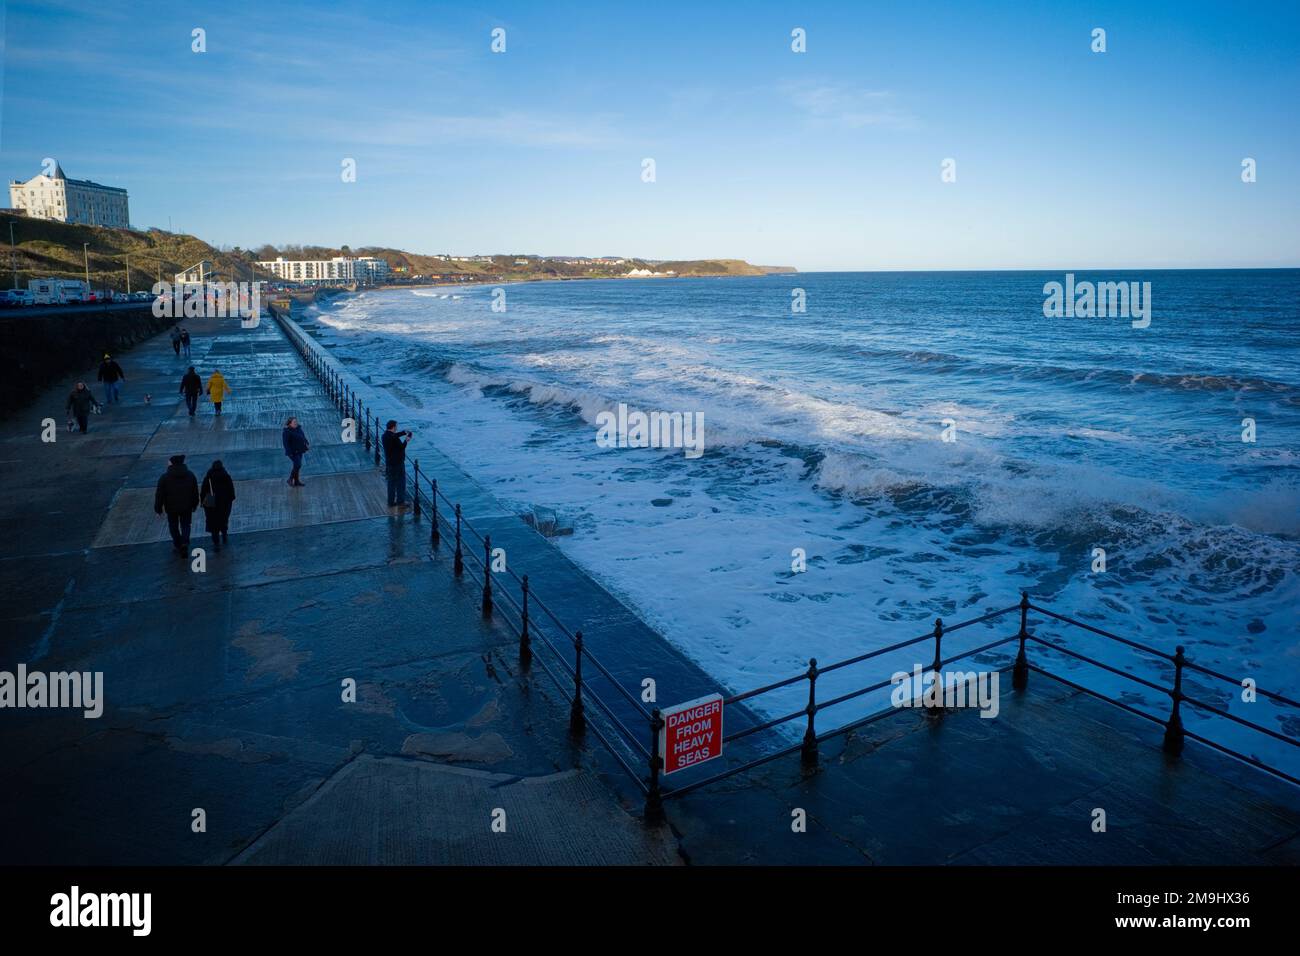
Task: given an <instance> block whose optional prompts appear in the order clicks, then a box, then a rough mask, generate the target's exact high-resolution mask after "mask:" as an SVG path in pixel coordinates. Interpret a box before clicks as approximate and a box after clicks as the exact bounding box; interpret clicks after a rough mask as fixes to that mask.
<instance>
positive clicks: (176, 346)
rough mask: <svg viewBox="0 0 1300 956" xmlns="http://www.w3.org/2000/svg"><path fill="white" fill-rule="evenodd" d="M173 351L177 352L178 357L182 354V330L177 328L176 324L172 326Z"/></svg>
mask: <svg viewBox="0 0 1300 956" xmlns="http://www.w3.org/2000/svg"><path fill="white" fill-rule="evenodd" d="M172 351H173V352H175V353H176V357H177V358H180V354H181V330H180V329H178V328H176V326H174V325H173V326H172Z"/></svg>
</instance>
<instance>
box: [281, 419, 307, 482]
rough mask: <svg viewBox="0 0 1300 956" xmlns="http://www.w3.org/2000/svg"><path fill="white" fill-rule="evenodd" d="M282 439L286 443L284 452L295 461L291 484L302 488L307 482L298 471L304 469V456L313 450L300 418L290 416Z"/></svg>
mask: <svg viewBox="0 0 1300 956" xmlns="http://www.w3.org/2000/svg"><path fill="white" fill-rule="evenodd" d="M280 440H281V441H282V442H283V443H284V453H285V454H286V455H287V456H288V457H289V460H290V461H291V462H293V471H291V472H289V484H290V485H292V486H293V487H295V488H302V487H303V486H304V485H306V484H307V483H306V482H305V481H301V480H299V478H298V473H299V472H300V471H302V456H303V455H305V454H307V452H309V451H311V442H309V441H307V435H306V433H305V432H304V431H303V430H302V425H301V424H300V423H299V422H298V419H296V418H290V419H289V420H288V421H287V422H285V423H284V431H283V432H282V433H281V435H280Z"/></svg>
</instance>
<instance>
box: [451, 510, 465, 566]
mask: <svg viewBox="0 0 1300 956" xmlns="http://www.w3.org/2000/svg"><path fill="white" fill-rule="evenodd" d="M453 567H454V568H455V571H456V577H460V576H461V575H462V574H464V573H465V556H464V555H463V554H461V551H460V505H457V506H456V561H455V564H454V565H453Z"/></svg>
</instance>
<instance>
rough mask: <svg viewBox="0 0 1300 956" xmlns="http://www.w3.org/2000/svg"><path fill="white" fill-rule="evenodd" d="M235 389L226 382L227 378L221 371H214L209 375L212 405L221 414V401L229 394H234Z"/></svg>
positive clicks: (209, 394)
mask: <svg viewBox="0 0 1300 956" xmlns="http://www.w3.org/2000/svg"><path fill="white" fill-rule="evenodd" d="M234 391H235V390H234V389H233V388H231V387H230V386H229V385H227V384H226V378H225V376H224V375H222V374H221V372H219V371H214V372H213V373H212V374H211V375H209V376H208V398H210V399H212V407H213V408H215V409H216V410H217V414H218V415H220V414H221V403H222V401H224V400H225V397H226V395H227V394H232V393H233V392H234Z"/></svg>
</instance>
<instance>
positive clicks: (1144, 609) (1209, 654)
mask: <svg viewBox="0 0 1300 956" xmlns="http://www.w3.org/2000/svg"><path fill="white" fill-rule="evenodd" d="M1054 282H1055V283H1061V284H1062V286H1065V285H1066V283H1067V276H1066V274H1064V273H1045V272H932V273H927V272H894V273H889V272H855V273H801V274H786V275H770V276H762V277H729V278H678V279H612V280H578V281H572V280H571V281H554V282H535V283H518V284H508V285H502V286H499V287H496V286H474V287H431V288H412V289H401V290H385V291H376V292H363V293H361V294H357V295H353V296H349V297H344V298H341V299H336V300H333V301H332V302H329V303H326V304H323V305H322V306H320V307H319V315H318V316H317V318H318V320H319V324H320V326H321V327H322V329H323V330H324V332H325V335H324V340H325V341H326V343H327V344H329V345H330V346H331V347H332V348H333V349H335V350H336V352H337V353H339V354H340V355H342V356H344V357H345V358H346V359H347V360H348V361H350V362H352V363H354V367H355V368H356V369H357V370H358V371H361V372H364V373H365V374H367V375H368V376H369V377H370V380H371V382H372V384H373V385H374V386H375V387H376V388H377V389H379V390H380V391H381V392H383V393H386V394H387V395H388V396H389V398H390V399H391V402H392V407H393V408H394V409H396V410H399V411H400V414H396V413H395V414H394V416H393V417H398V418H400V419H402V420H403V424H404V425H407V426H409V427H412V428H413V429H414V430H415V431H416V432H417V433H418V435H420V436H421V437H422V438H423V439H426V440H429V441H431V442H432V443H433V444H435V445H436V446H437V447H438V448H439V450H441V451H442V452H444V453H445V454H447V455H449V456H450V457H451V458H452V459H454V460H455V461H456V462H457V463H458V464H459V465H460V466H461V467H462V468H463V469H464V471H466V472H467V473H468V474H470V475H472V476H473V477H474V478H476V479H477V480H478V481H479V482H480V483H482V484H483V485H484V486H485V487H486V488H488V489H489V490H490V491H492V492H493V493H494V494H495V495H496V496H497V497H498V498H499V499H501V500H502V501H503V502H504V503H506V504H508V505H510V506H512V507H514V508H516V509H518V510H519V511H520V512H521V513H522V512H526V511H528V510H530V509H531V508H534V507H544V508H549V509H554V510H555V511H557V512H558V513H559V514H560V516H561V520H562V521H563V522H565V523H568V524H571V525H572V527H573V534H572V535H571V536H565V537H559V538H556V539H555V543H556V544H557V546H558V547H560V548H562V549H563V550H564V551H565V552H566V553H567V554H568V555H569V556H570V557H571V558H572V559H573V560H574V561H575V562H577V563H578V564H579V565H580V566H581V567H582V568H584V569H585V570H586V571H587V572H588V573H589V574H590V575H592V576H593V577H594V578H596V579H597V580H599V581H600V582H601V583H602V584H604V586H605V587H607V588H608V589H609V590H610V591H611V592H613V593H615V594H616V595H618V596H619V597H620V598H622V599H623V600H624V601H625V602H626V603H627V604H628V605H629V606H631V607H632V608H633V609H634V610H635V611H636V612H637V613H638V614H639V615H640V616H642V617H643V619H645V620H646V621H647V622H648V623H650V624H651V625H652V626H653V627H655V628H656V629H657V630H658V631H659V632H661V633H662V634H663V635H664V637H665V638H666V639H667V640H668V641H669V642H671V643H672V644H673V645H674V646H675V647H677V648H678V649H679V650H680V651H681V652H682V653H684V654H685V655H687V656H688V657H690V658H691V659H693V660H694V661H695V662H697V663H698V664H699V665H700V666H701V667H702V668H703V669H704V670H705V671H707V672H708V673H709V674H710V675H712V676H713V677H714V678H715V679H716V680H717V681H718V685H719V688H720V689H724V690H729V691H732V692H741V691H744V690H747V689H750V688H753V687H757V686H759V685H763V684H766V683H768V682H771V681H775V680H778V679H781V678H784V677H788V676H791V675H793V674H797V673H799V672H801V671H803V670H805V669H806V668H807V666H808V661H809V659H810V658H816V659H817V660H818V661H819V662H820V664H821V666H825V665H827V664H830V663H833V662H835V661H839V660H843V659H846V658H850V657H854V656H856V655H860V654H863V653H866V652H868V651H871V650H873V649H876V648H880V647H884V646H887V645H891V644H894V643H897V642H899V641H902V640H906V639H908V638H911V637H916V636H919V635H922V634H926V633H928V632H930V631H931V630H932V629H933V626H934V622H935V619H936V618H940V619H943V621H944V622H945V625H946V626H949V627H951V626H952V625H954V624H958V623H960V622H962V621H965V620H969V619H972V618H976V617H979V616H981V615H983V614H985V613H988V612H990V611H993V610H997V609H1001V608H1005V607H1009V606H1011V605H1015V604H1016V603H1017V602H1018V601H1019V599H1020V594H1021V592H1022V591H1026V592H1028V593H1029V595H1030V598H1031V600H1032V601H1033V602H1034V603H1035V604H1038V605H1041V606H1043V607H1046V608H1050V609H1051V610H1053V611H1055V612H1057V613H1059V614H1062V615H1066V616H1068V617H1071V618H1075V619H1077V620H1080V621H1083V622H1086V623H1088V624H1090V625H1092V626H1093V627H1097V628H1101V629H1104V630H1107V631H1111V632H1114V633H1117V634H1119V635H1121V636H1123V637H1125V638H1127V639H1129V640H1131V641H1135V642H1139V643H1142V644H1145V645H1149V646H1152V647H1154V648H1157V649H1159V650H1160V651H1163V652H1165V653H1169V654H1172V653H1173V652H1174V649H1175V648H1176V647H1178V646H1182V647H1184V648H1185V653H1186V655H1187V658H1188V659H1189V660H1192V661H1194V662H1196V663H1198V664H1200V665H1202V666H1205V667H1208V668H1211V669H1213V670H1215V671H1218V672H1219V673H1221V674H1223V675H1224V676H1226V677H1230V678H1232V679H1233V680H1232V681H1231V682H1230V681H1224V680H1220V679H1217V678H1214V677H1212V676H1210V675H1205V674H1202V673H1199V672H1190V671H1189V672H1188V673H1187V674H1185V678H1184V688H1183V689H1184V692H1185V693H1187V694H1188V695H1190V696H1193V697H1195V698H1196V699H1198V700H1203V701H1204V702H1205V703H1209V704H1212V705H1213V706H1216V707H1219V708H1221V709H1224V710H1227V711H1228V712H1230V713H1232V714H1235V715H1237V716H1240V717H1242V718H1244V719H1246V720H1251V721H1254V722H1256V723H1260V724H1262V725H1264V726H1267V727H1270V728H1272V729H1274V730H1277V731H1278V732H1281V733H1288V734H1292V735H1296V734H1300V709H1297V708H1292V707H1287V706H1284V705H1277V704H1275V703H1274V702H1272V701H1271V700H1269V699H1268V698H1266V697H1257V698H1256V699H1254V700H1252V699H1251V697H1252V694H1251V693H1250V686H1251V685H1250V684H1249V682H1248V681H1247V679H1250V680H1253V681H1254V682H1255V684H1256V685H1257V686H1258V687H1260V688H1264V689H1266V690H1271V691H1274V692H1277V693H1281V694H1285V695H1286V696H1288V697H1290V698H1292V699H1297V698H1300V627H1298V625H1297V621H1298V609H1300V270H1259V271H1251V270H1232V271H1211V270H1205V271H1185V270H1179V271H1142V272H1125V271H1113V272H1098V273H1088V272H1077V273H1073V274H1071V278H1070V279H1069V282H1070V283H1072V284H1073V286H1074V287H1078V285H1079V284H1080V283H1087V282H1093V283H1102V282H1124V283H1138V284H1139V285H1138V287H1137V288H1138V289H1142V288H1145V289H1146V290H1148V294H1149V301H1147V302H1144V308H1145V307H1146V306H1148V305H1149V309H1150V311H1149V314H1148V315H1147V316H1146V317H1145V318H1144V319H1142V320H1139V319H1137V318H1132V317H1130V316H1125V315H1120V316H1106V317H1099V316H1087V315H1077V314H1076V315H1073V316H1068V317H1067V316H1064V315H1060V316H1051V317H1049V316H1047V315H1045V311H1050V310H1045V308H1044V303H1045V301H1046V300H1047V299H1048V297H1049V296H1048V292H1047V291H1045V289H1050V285H1049V284H1050V283H1054ZM1143 283H1149V286H1143V285H1142V284H1143ZM620 404H622V405H625V406H626V408H627V410H630V411H637V410H639V411H642V412H646V413H649V412H655V411H658V412H665V413H673V412H680V413H683V414H686V415H690V416H699V418H698V419H697V418H694V417H693V418H692V421H696V420H698V421H701V422H702V444H701V450H702V452H703V453H702V454H698V455H688V454H687V453H686V452H687V450H686V449H683V448H679V447H677V448H674V447H618V446H617V443H615V444H614V447H610V446H611V443H610V442H608V441H599V440H598V439H599V438H600V425H601V423H602V422H606V421H607V418H606V417H605V416H603V415H602V413H608V412H614V413H617V410H618V408H619V406H620ZM1030 624H1031V630H1032V631H1033V632H1034V633H1035V634H1038V635H1039V636H1041V637H1042V638H1044V639H1045V640H1048V641H1051V642H1055V643H1058V644H1060V645H1063V646H1064V647H1065V648H1067V649H1069V650H1072V651H1074V652H1075V653H1078V654H1082V655H1084V656H1087V657H1091V658H1093V659H1094V660H1100V661H1102V662H1103V663H1105V664H1108V665H1109V666H1111V667H1113V668H1115V669H1116V670H1118V671H1120V672H1122V673H1123V674H1132V675H1134V676H1137V677H1141V678H1143V679H1145V680H1149V681H1152V682H1154V683H1156V684H1159V685H1160V686H1165V687H1167V686H1169V684H1170V683H1171V681H1172V667H1171V666H1170V665H1169V663H1168V662H1167V661H1164V660H1162V659H1160V658H1153V657H1150V656H1148V655H1145V654H1143V653H1141V652H1139V651H1137V650H1135V649H1134V648H1132V647H1130V646H1129V645H1125V644H1122V643H1119V642H1115V641H1111V640H1107V639H1105V638H1102V637H1100V636H1097V635H1095V634H1093V633H1091V632H1088V631H1085V630H1082V629H1078V628H1071V627H1066V626H1063V625H1061V624H1059V622H1055V621H1052V620H1050V619H1047V618H1045V617H1043V616H1042V615H1038V614H1033V615H1031V620H1030ZM1018 628H1019V620H1018V614H1012V615H1008V616H1006V617H1005V618H1001V619H999V620H997V621H995V622H990V623H986V624H981V625H976V626H971V627H968V628H965V629H960V630H958V631H957V632H955V633H953V634H951V635H950V636H948V637H946V638H945V640H944V643H943V655H944V657H945V658H946V657H948V656H950V655H954V654H959V653H962V652H963V651H965V650H969V649H972V648H977V647H980V646H982V645H983V644H986V643H989V642H991V641H994V640H997V639H998V638H1001V637H1006V636H1010V635H1013V634H1015V633H1016V632H1017V630H1018ZM1013 653H1014V646H1008V647H1003V648H999V649H996V650H994V651H987V652H984V653H982V654H980V655H978V656H976V657H974V658H971V659H967V660H965V661H961V662H957V663H954V664H953V665H951V667H950V668H949V669H950V670H962V669H964V670H968V671H974V670H979V669H987V668H988V667H991V666H994V665H999V664H1002V663H1005V662H1006V660H1008V659H1009V658H1010V655H1011V654H1013ZM933 654H934V645H933V642H925V643H922V644H921V645H918V646H916V647H913V648H908V649H906V650H904V651H901V652H897V653H892V654H890V655H887V656H885V657H881V658H877V659H873V660H871V661H870V662H865V663H863V664H862V665H855V666H854V667H847V668H843V669H841V670H839V671H836V672H835V673H833V674H828V675H825V676H824V677H823V678H822V679H821V680H820V681H819V694H821V695H822V696H823V699H826V698H827V697H828V696H831V695H836V694H840V693H847V692H849V691H851V690H853V689H855V688H858V687H863V686H867V685H869V684H873V683H877V682H879V681H882V680H886V679H888V678H890V676H891V675H894V674H899V673H903V672H912V671H913V669H914V667H915V666H916V665H924V666H928V665H929V663H930V661H931V660H932V658H933ZM1029 658H1030V660H1031V662H1034V663H1036V664H1039V665H1040V666H1044V667H1046V668H1048V669H1049V670H1051V671H1052V672H1053V673H1059V674H1061V675H1063V676H1066V677H1067V678H1068V679H1070V680H1072V681H1074V682H1076V683H1079V684H1081V685H1082V686H1086V687H1089V688H1090V689H1094V690H1096V691H1097V692H1098V693H1103V694H1106V695H1108V696H1110V697H1113V698H1115V699H1118V700H1121V701H1123V702H1125V703H1128V704H1130V705H1132V706H1135V707H1139V708H1140V709H1144V710H1146V711H1148V712H1150V713H1153V714H1156V715H1159V716H1164V715H1166V714H1167V713H1168V711H1169V707H1170V700H1169V697H1168V696H1167V695H1164V694H1162V693H1160V692H1158V691H1154V690H1152V689H1150V688H1148V687H1146V686H1145V685H1142V684H1140V683H1137V682H1135V681H1130V680H1127V679H1125V678H1124V677H1123V676H1121V675H1120V674H1117V673H1114V672H1111V671H1107V670H1105V669H1104V668H1099V667H1097V666H1095V665H1093V664H1090V663H1087V662H1085V661H1082V660H1079V659H1077V658H1073V657H1070V656H1068V655H1066V654H1064V653H1061V652H1058V651H1055V650H1053V649H1051V648H1046V647H1040V646H1037V645H1035V644H1033V643H1031V645H1030V647H1029ZM1005 679H1006V677H1005V675H1004V680H1005ZM1033 679H1041V678H1038V677H1035V678H1033ZM1242 681H1247V683H1246V684H1245V685H1243V684H1242V683H1241V682H1242ZM890 692H891V688H885V689H884V690H882V691H880V692H878V693H875V694H874V695H865V696H864V697H861V698H855V699H854V700H853V701H851V702H848V703H846V704H845V705H844V707H843V708H842V713H834V712H832V711H827V712H825V713H823V714H821V715H819V719H818V720H819V729H829V728H831V727H833V726H836V725H837V723H839V722H847V721H848V720H850V719H853V718H855V717H858V716H861V714H862V713H864V712H867V711H869V710H871V709H873V708H879V707H880V706H882V705H886V704H887V703H888V695H889V694H890ZM805 693H806V689H805V688H804V686H802V685H801V686H798V687H795V688H791V689H787V690H786V691H783V692H779V693H775V694H770V695H765V696H764V697H761V698H758V699H756V700H754V701H753V702H752V705H753V706H754V707H755V708H756V709H758V710H759V711H760V712H763V713H766V714H770V715H779V714H781V713H785V712H789V711H790V710H791V709H797V708H799V707H801V706H803V702H804V701H803V698H802V697H801V695H803V694H805ZM1183 716H1184V720H1185V722H1186V724H1187V726H1188V728H1189V729H1192V730H1195V731H1197V732H1199V733H1204V734H1205V735H1207V736H1210V737H1211V738H1212V739H1216V740H1219V741H1220V742H1222V743H1224V744H1225V745H1227V746H1231V747H1233V748H1234V749H1238V750H1240V751H1241V752H1243V753H1247V754H1250V755H1256V756H1258V757H1259V758H1260V759H1264V760H1266V761H1268V762H1270V763H1272V764H1274V765H1277V766H1284V767H1287V768H1289V772H1291V773H1292V774H1293V775H1300V759H1297V754H1296V749H1297V748H1293V747H1288V746H1287V745H1285V744H1282V743H1280V742H1278V741H1275V740H1273V739H1271V738H1269V737H1267V736H1266V735H1262V734H1259V733H1257V732H1255V731H1252V730H1250V729H1249V728H1245V727H1242V726H1240V725H1236V724H1233V723H1231V722H1229V721H1226V720H1223V719H1220V718H1217V717H1212V716H1207V715H1206V714H1205V713H1204V712H1203V711H1200V710H1198V709H1197V708H1195V707H1191V706H1188V705H1184V715H1183ZM798 729H799V728H798V727H796V728H795V730H798Z"/></svg>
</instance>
